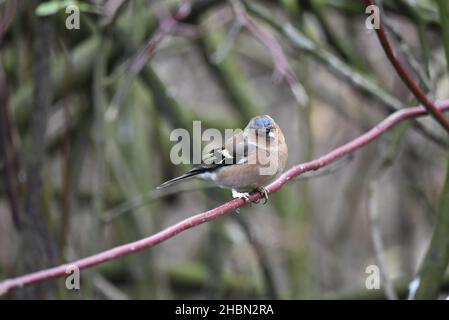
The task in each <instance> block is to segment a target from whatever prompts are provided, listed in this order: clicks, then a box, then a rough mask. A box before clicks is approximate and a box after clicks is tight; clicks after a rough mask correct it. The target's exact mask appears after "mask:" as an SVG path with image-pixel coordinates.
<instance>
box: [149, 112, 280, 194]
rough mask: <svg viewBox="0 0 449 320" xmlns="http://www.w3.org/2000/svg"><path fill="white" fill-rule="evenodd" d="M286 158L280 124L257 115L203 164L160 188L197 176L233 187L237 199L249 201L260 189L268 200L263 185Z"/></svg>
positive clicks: (277, 172) (222, 185)
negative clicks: (250, 195)
mask: <svg viewBox="0 0 449 320" xmlns="http://www.w3.org/2000/svg"><path fill="white" fill-rule="evenodd" d="M287 158H288V148H287V144H286V143H285V138H284V134H283V133H282V131H281V129H280V128H279V126H278V125H277V124H276V122H274V120H273V119H272V118H271V117H270V116H267V115H263V116H257V117H254V118H252V119H251V120H250V121H249V123H248V125H247V126H246V127H245V129H244V130H243V131H241V132H240V133H238V134H236V135H234V136H232V137H231V138H229V139H228V140H226V142H225V143H224V145H222V146H221V147H219V148H216V149H214V150H212V151H211V152H210V153H208V154H206V155H204V156H203V157H202V161H201V164H199V165H195V166H194V167H193V168H192V169H191V170H189V171H187V172H186V173H184V174H183V175H181V176H179V177H176V178H174V179H171V180H169V181H166V182H164V183H163V184H161V185H160V186H159V187H157V189H161V188H165V187H168V186H170V185H172V184H173V183H176V182H179V181H181V180H184V179H187V178H191V177H195V176H196V177H199V178H203V179H210V180H212V181H214V182H215V183H216V184H217V185H218V186H220V187H224V188H228V189H231V190H232V196H233V197H234V198H244V199H245V200H246V201H248V200H249V199H248V196H249V192H251V191H254V190H257V191H259V192H261V193H263V195H264V197H265V199H268V196H267V192H266V190H265V188H264V186H265V185H267V184H268V183H269V182H270V181H271V180H273V179H274V178H275V177H276V176H277V175H278V174H279V173H281V172H282V171H283V170H284V167H285V164H286V162H287Z"/></svg>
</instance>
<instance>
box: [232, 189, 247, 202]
mask: <svg viewBox="0 0 449 320" xmlns="http://www.w3.org/2000/svg"><path fill="white" fill-rule="evenodd" d="M232 197H233V198H238V199H244V200H245V202H250V200H249V193H248V192H237V191H236V190H234V189H232Z"/></svg>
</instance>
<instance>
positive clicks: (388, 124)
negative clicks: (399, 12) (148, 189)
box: [0, 100, 449, 295]
mask: <svg viewBox="0 0 449 320" xmlns="http://www.w3.org/2000/svg"><path fill="white" fill-rule="evenodd" d="M437 108H438V109H439V110H440V111H447V110H449V100H445V101H442V102H440V103H439V104H438V105H437ZM426 114H427V110H426V109H425V108H424V107H421V106H419V107H412V108H407V109H402V110H400V111H397V112H395V113H393V114H391V115H390V116H388V117H387V118H385V119H384V120H382V121H381V122H380V123H379V124H377V125H376V126H375V127H374V128H372V129H371V130H369V131H368V132H366V133H364V134H362V135H361V136H359V137H357V138H355V139H354V140H352V141H350V142H348V143H346V144H344V145H342V146H341V147H338V148H336V149H334V150H332V151H331V152H329V153H327V154H326V155H324V156H322V157H320V158H318V159H315V160H312V161H309V162H306V163H302V164H298V165H296V166H293V167H292V168H290V169H289V170H288V171H286V172H284V173H283V174H282V175H281V176H280V177H279V178H278V179H276V180H275V181H274V182H272V183H271V184H270V185H268V186H267V187H266V190H267V192H268V194H271V193H273V192H276V191H277V190H279V189H280V188H281V187H282V186H283V185H285V184H286V183H287V182H289V181H290V180H292V179H293V178H294V177H296V176H298V175H300V174H302V173H304V172H307V171H313V170H318V169H320V168H322V167H324V166H326V165H328V164H330V163H331V162H333V161H335V160H337V159H339V158H341V157H343V156H345V155H348V154H350V153H353V152H355V151H356V150H358V149H360V148H362V147H363V146H365V145H367V144H368V143H370V142H372V141H374V140H376V139H377V138H379V137H380V136H381V135H382V134H384V133H385V132H387V131H388V130H390V129H391V128H393V127H394V126H395V125H397V124H398V123H400V122H401V121H404V120H407V119H410V118H415V117H419V116H424V115H426ZM262 197H263V195H261V194H260V193H258V192H256V193H252V194H251V195H250V197H249V199H250V201H257V200H259V199H261V198H262ZM245 204H246V203H245V200H243V199H234V200H231V201H229V202H226V203H224V204H222V205H221V206H218V207H216V208H214V209H211V210H209V211H206V212H203V213H200V214H197V215H195V216H192V217H190V218H187V219H185V220H182V221H181V222H178V223H177V224H174V225H172V226H170V227H168V228H166V229H164V230H162V231H160V232H158V233H156V234H154V235H152V236H149V237H147V238H144V239H141V240H138V241H134V242H131V243H128V244H125V245H121V246H118V247H115V248H112V249H109V250H106V251H103V252H100V253H97V254H94V255H92V256H90V257H87V258H84V259H80V260H77V261H73V262H71V263H67V264H63V265H60V266H57V267H53V268H49V269H45V270H42V271H38V272H34V273H30V274H27V275H24V276H20V277H17V278H12V279H7V280H3V281H1V282H0V295H1V294H4V293H6V292H8V291H9V290H12V289H16V288H20V287H23V286H25V285H28V284H32V283H36V282H40V281H44V280H49V279H53V278H57V277H60V276H64V275H66V271H67V270H73V267H74V266H75V267H77V268H79V269H86V268H89V267H93V266H96V265H99V264H102V263H104V262H107V261H110V260H114V259H117V258H119V257H122V256H125V255H128V254H131V253H134V252H137V251H140V250H143V249H146V248H150V247H153V246H155V245H157V244H159V243H161V242H164V241H165V240H168V239H170V238H173V237H174V236H176V235H177V234H178V233H180V232H182V231H184V230H187V229H190V228H192V227H196V226H198V225H201V224H203V223H206V222H208V221H211V220H213V219H216V218H218V217H220V216H222V215H224V214H226V213H229V212H232V211H235V210H236V209H237V208H240V207H242V206H244V205H245ZM69 266H70V268H68V267H69Z"/></svg>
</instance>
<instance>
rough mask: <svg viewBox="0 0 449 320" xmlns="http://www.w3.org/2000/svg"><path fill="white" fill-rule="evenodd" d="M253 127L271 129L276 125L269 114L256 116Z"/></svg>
mask: <svg viewBox="0 0 449 320" xmlns="http://www.w3.org/2000/svg"><path fill="white" fill-rule="evenodd" d="M251 127H252V128H253V129H263V128H265V129H271V128H273V127H274V121H273V119H271V117H269V116H259V117H256V118H254V120H253V123H252V125H251Z"/></svg>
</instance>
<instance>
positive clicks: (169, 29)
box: [106, 0, 192, 121]
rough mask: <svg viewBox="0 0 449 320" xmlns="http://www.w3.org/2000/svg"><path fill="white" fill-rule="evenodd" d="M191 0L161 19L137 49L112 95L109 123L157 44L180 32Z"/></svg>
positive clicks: (186, 0)
mask: <svg viewBox="0 0 449 320" xmlns="http://www.w3.org/2000/svg"><path fill="white" fill-rule="evenodd" d="M191 2H192V1H191V0H184V1H183V2H182V3H181V4H180V5H179V7H178V9H177V11H176V13H175V14H174V16H171V15H167V16H166V17H161V18H160V21H159V27H158V28H157V29H156V31H155V32H154V33H153V34H152V35H151V37H150V39H148V40H147V41H145V42H146V44H145V45H144V46H143V48H141V49H139V50H138V52H137V53H136V54H135V55H134V56H133V57H132V58H131V59H130V61H129V63H128V66H127V67H126V72H125V73H124V77H123V79H122V80H121V81H120V83H119V85H118V89H117V92H116V94H115V95H114V97H113V99H112V102H111V105H110V106H109V107H108V109H107V111H106V116H107V118H108V120H109V121H113V120H114V119H115V118H116V116H117V114H118V112H119V108H120V106H121V105H122V101H123V99H124V97H125V95H126V92H127V91H128V87H129V85H130V83H131V81H132V79H133V78H134V77H135V76H136V75H137V74H139V73H140V71H142V69H143V67H144V66H145V65H146V64H147V63H148V61H149V60H150V59H151V58H152V57H153V55H154V53H155V51H156V48H157V47H158V46H159V44H160V43H161V42H162V40H164V39H165V38H166V36H168V35H170V34H174V33H180V32H182V25H180V21H182V20H184V19H185V18H187V16H188V15H189V14H190V12H191V9H192V8H191V6H192V3H191Z"/></svg>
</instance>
